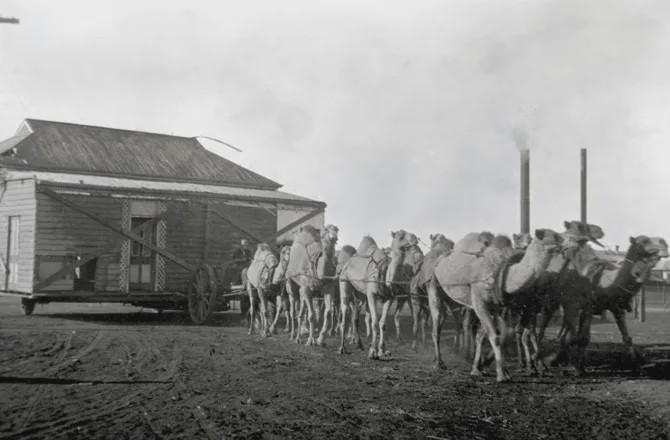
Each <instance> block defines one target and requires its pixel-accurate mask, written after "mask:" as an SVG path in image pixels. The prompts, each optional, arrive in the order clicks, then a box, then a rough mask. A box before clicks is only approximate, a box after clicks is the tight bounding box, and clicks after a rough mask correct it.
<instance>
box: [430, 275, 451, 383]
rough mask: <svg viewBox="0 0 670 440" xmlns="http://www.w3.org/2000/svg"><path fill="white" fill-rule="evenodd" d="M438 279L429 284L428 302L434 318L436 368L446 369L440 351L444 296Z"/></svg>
mask: <svg viewBox="0 0 670 440" xmlns="http://www.w3.org/2000/svg"><path fill="white" fill-rule="evenodd" d="M436 283H437V281H435V280H432V281H431V282H430V284H429V286H428V304H429V306H430V314H431V317H432V318H433V328H432V336H433V346H434V349H435V360H434V361H435V365H434V367H433V368H434V369H436V370H437V369H440V370H446V369H447V366H446V365H445V364H444V361H443V360H442V354H441V353H440V314H441V313H442V298H440V296H439V292H438V290H437V289H438V287H437V285H436Z"/></svg>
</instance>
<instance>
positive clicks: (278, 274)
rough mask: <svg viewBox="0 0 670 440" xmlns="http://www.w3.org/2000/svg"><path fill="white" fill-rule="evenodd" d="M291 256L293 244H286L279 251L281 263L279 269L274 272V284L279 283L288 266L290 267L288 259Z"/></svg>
mask: <svg viewBox="0 0 670 440" xmlns="http://www.w3.org/2000/svg"><path fill="white" fill-rule="evenodd" d="M290 256H291V246H284V247H282V248H281V251H280V252H279V264H278V267H277V269H276V270H275V271H274V273H273V274H272V284H277V283H279V282H280V281H281V280H282V279H283V278H284V274H285V273H286V268H287V267H288V260H289V257H290Z"/></svg>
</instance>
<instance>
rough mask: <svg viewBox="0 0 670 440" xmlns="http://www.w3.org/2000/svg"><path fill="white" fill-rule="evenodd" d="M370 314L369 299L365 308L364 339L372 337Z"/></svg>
mask: <svg viewBox="0 0 670 440" xmlns="http://www.w3.org/2000/svg"><path fill="white" fill-rule="evenodd" d="M371 320H372V315H371V314H370V301H368V308H367V309H366V310H365V339H367V340H370V338H371V337H372V322H371Z"/></svg>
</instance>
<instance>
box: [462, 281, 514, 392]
mask: <svg viewBox="0 0 670 440" xmlns="http://www.w3.org/2000/svg"><path fill="white" fill-rule="evenodd" d="M471 288H472V289H477V290H482V289H483V287H481V286H476V285H475V286H472V287H471ZM485 296H487V295H486V293H485V292H477V291H475V292H473V294H472V306H473V310H474V312H475V314H476V315H477V318H479V322H480V324H481V326H482V328H483V329H484V330H485V331H486V334H487V335H488V337H489V342H490V343H491V347H492V348H493V353H494V355H495V359H496V381H497V382H506V381H508V380H509V379H510V378H509V376H508V375H507V373H505V369H504V359H503V353H502V349H501V346H502V341H501V339H502V337H501V334H500V333H501V332H500V330H499V329H498V323H497V322H496V317H495V316H492V315H491V314H490V313H489V311H488V310H487V305H486V304H485V303H484V301H483V297H485ZM479 345H481V344H479ZM474 366H475V365H474V363H473V368H474Z"/></svg>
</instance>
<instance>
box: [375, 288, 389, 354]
mask: <svg viewBox="0 0 670 440" xmlns="http://www.w3.org/2000/svg"><path fill="white" fill-rule="evenodd" d="M392 302H393V298H390V299H387V300H386V301H384V304H382V315H381V317H380V318H379V349H378V351H377V354H378V355H379V356H388V355H389V354H391V353H390V352H389V351H387V350H386V340H385V339H384V335H385V333H386V317H387V315H388V312H389V309H390V308H391V303H392Z"/></svg>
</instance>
